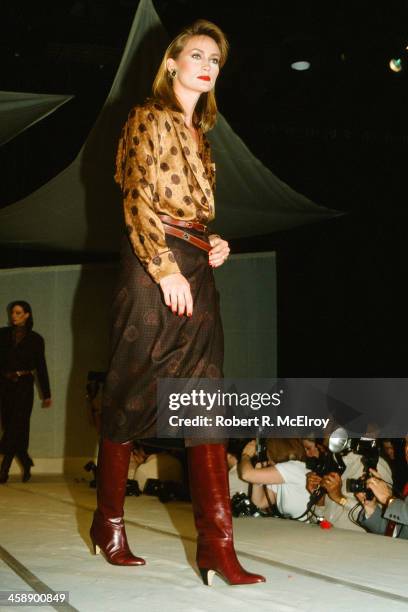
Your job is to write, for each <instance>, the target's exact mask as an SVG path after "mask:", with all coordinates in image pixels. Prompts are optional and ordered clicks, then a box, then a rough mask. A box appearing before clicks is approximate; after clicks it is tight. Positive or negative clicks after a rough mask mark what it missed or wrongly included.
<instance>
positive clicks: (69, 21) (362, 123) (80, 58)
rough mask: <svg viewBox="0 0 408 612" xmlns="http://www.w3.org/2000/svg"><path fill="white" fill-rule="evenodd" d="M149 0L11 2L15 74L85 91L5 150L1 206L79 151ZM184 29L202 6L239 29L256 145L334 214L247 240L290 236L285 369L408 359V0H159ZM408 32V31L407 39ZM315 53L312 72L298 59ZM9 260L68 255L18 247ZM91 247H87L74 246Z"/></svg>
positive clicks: (8, 65)
mask: <svg viewBox="0 0 408 612" xmlns="http://www.w3.org/2000/svg"><path fill="white" fill-rule="evenodd" d="M137 5H138V2H137V0H64V1H62V2H58V3H56V2H51V1H49V0H43V1H39V2H37V3H28V2H22V1H21V0H13V2H11V1H10V2H6V3H3V5H2V14H1V19H0V28H1V31H0V61H1V64H2V66H3V67H4V69H3V70H2V72H1V76H0V88H1V89H3V90H14V91H35V92H45V93H61V94H64V93H66V94H75V96H76V97H75V100H74V101H73V102H70V103H69V104H67V105H65V106H64V107H62V108H61V109H60V110H59V111H58V112H57V113H55V114H54V115H52V116H50V117H48V118H47V119H45V120H44V121H43V122H40V123H39V124H37V125H36V126H34V127H32V128H30V130H28V131H27V132H25V133H24V134H22V135H20V136H19V137H17V138H16V139H15V140H14V141H12V142H10V143H8V144H7V145H6V146H4V147H2V148H1V149H0V164H1V167H2V170H3V172H2V181H1V186H0V205H1V206H5V205H7V204H10V203H12V202H14V201H16V200H17V199H19V198H20V197H22V196H24V195H26V194H28V193H30V192H31V191H32V190H33V189H34V188H36V187H38V186H40V185H41V184H43V183H44V182H45V181H47V180H49V179H50V178H51V177H52V176H54V175H55V174H57V173H58V172H59V171H60V170H61V169H63V168H64V167H65V166H66V165H67V164H68V163H69V162H70V161H71V160H72V159H73V158H74V156H75V155H76V153H77V152H78V150H79V148H80V146H81V144H82V142H83V140H84V138H85V136H86V134H87V133H88V131H89V129H90V127H91V125H92V123H93V121H94V119H95V117H96V115H97V113H98V110H99V108H100V107H101V105H102V104H103V102H104V99H105V97H106V94H107V92H108V91H109V88H110V85H111V83H112V80H113V78H114V75H115V72H116V69H117V66H118V63H119V61H120V57H121V54H122V51H123V48H124V45H125V43H126V39H127V35H128V32H129V28H130V26H131V23H132V19H133V16H134V12H135V9H136V7H137ZM154 5H155V7H156V10H157V12H158V14H159V16H160V17H161V19H162V21H163V23H164V25H165V27H166V28H167V29H168V31H169V34H170V35H174V34H175V33H176V32H177V31H178V30H179V29H180V28H181V27H182V26H184V25H186V24H187V23H189V22H191V21H193V20H194V19H196V18H199V17H205V18H207V19H210V20H213V21H215V22H216V23H217V24H219V25H220V26H221V27H222V28H223V29H224V30H225V31H226V33H227V35H228V37H229V39H230V42H231V56H230V59H229V61H228V63H227V65H226V66H225V69H224V71H223V74H222V76H221V78H220V80H219V85H217V91H218V99H219V107H220V109H221V111H222V112H223V114H224V116H225V117H226V119H227V120H228V122H229V123H230V124H231V126H232V127H233V129H234V130H235V131H236V132H237V133H238V134H239V135H240V136H241V137H242V138H243V140H244V141H245V142H246V143H247V145H248V146H249V148H250V149H251V150H252V152H253V153H254V154H255V155H256V156H257V157H259V159H261V161H262V162H263V163H264V164H265V165H266V166H267V167H269V168H270V169H271V170H272V171H273V172H274V173H276V174H277V176H279V177H280V178H281V179H283V180H285V181H286V182H287V183H289V184H290V185H291V186H292V187H294V188H295V189H297V190H298V191H300V192H302V193H304V194H305V195H306V196H308V197H310V198H311V199H313V200H314V201H315V202H317V203H319V204H324V205H325V206H327V207H329V208H333V209H338V210H342V211H344V212H345V213H346V214H345V215H344V216H343V217H342V218H339V219H336V220H334V221H330V222H325V223H322V224H318V225H315V226H313V227H310V226H308V227H306V228H299V229H297V230H292V231H291V232H286V233H284V234H274V235H271V236H267V237H259V238H257V239H251V240H239V241H236V242H235V243H234V244H233V249H234V250H235V251H251V250H269V249H276V251H277V264H278V296H279V310H278V315H279V316H278V325H279V332H278V350H279V366H280V374H281V375H284V376H290V375H292V376H308V375H313V376H335V375H336V376H397V375H399V376H404V375H405V372H406V365H405V362H406V358H405V355H406V346H407V333H406V323H405V320H406V312H407V310H406V304H405V301H404V294H405V291H404V284H405V278H406V273H405V270H406V264H407V257H406V255H405V252H406V237H405V236H406V219H407V213H406V200H407V198H406V179H405V174H406V172H405V166H406V159H407V155H406V153H407V142H408V131H407V113H406V108H407V83H408V81H407V79H408V77H407V74H408V64H407V66H406V69H405V70H402V71H401V73H398V74H395V73H393V72H391V71H390V70H389V68H388V62H389V60H390V59H391V57H402V59H403V61H405V59H408V55H407V51H406V50H405V47H406V45H407V43H408V32H407V33H406V32H405V24H407V23H408V19H407V18H408V3H407V2H406V1H405V0H404V1H403V0H398V1H397V0H394V1H389V2H387V3H378V4H376V5H374V6H373V3H371V2H368V1H366V0H359V1H358V2H352V1H351V0H349V1H346V0H337V1H333V2H329V3H327V2H321V1H320V0H313V2H312V1H309V2H305V1H302V2H301V1H299V0H282V1H281V0H265V1H261V0H252V1H251V2H226V1H225V2H220V1H218V2H215V1H213V0H208V1H206V2H204V1H201V0H172V1H169V0H156V1H155V2H154ZM405 36H406V38H405ZM303 58H305V59H310V61H311V63H312V66H311V69H310V70H309V71H307V72H295V71H293V70H291V69H290V61H291V60H293V59H303ZM2 257H3V262H4V263H3V265H27V264H28V263H63V262H66V261H72V260H73V259H72V256H68V255H63V254H60V255H58V256H57V255H55V254H52V255H48V254H38V253H36V254H28V255H27V254H26V253H23V252H21V251H20V252H10V251H8V252H6V251H3V254H2ZM74 259H75V260H76V261H79V260H81V261H83V260H87V259H88V257H87V256H86V255H80V256H76V258H75V257H74Z"/></svg>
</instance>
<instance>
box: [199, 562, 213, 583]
mask: <svg viewBox="0 0 408 612" xmlns="http://www.w3.org/2000/svg"><path fill="white" fill-rule="evenodd" d="M200 574H201V578H202V579H203V582H204V584H205V585H206V586H211V585H212V582H213V578H214V575H215V571H214V570H211V569H205V568H201V567H200Z"/></svg>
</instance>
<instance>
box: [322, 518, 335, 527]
mask: <svg viewBox="0 0 408 612" xmlns="http://www.w3.org/2000/svg"><path fill="white" fill-rule="evenodd" d="M319 524H320V529H331V528H332V527H333V525H332V523H331V522H330V521H326V519H324V520H323V521H321V522H320V523H319Z"/></svg>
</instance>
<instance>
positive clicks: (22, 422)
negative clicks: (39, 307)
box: [0, 301, 51, 483]
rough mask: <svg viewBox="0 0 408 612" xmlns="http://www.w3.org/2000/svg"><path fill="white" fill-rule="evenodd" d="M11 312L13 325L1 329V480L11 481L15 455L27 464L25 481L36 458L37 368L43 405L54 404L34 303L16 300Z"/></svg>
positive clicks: (9, 309) (0, 481)
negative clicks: (32, 441)
mask: <svg viewBox="0 0 408 612" xmlns="http://www.w3.org/2000/svg"><path fill="white" fill-rule="evenodd" d="M8 311H9V317H10V326H9V327H3V328H1V329H0V408H1V422H2V427H3V437H2V439H1V441H0V452H1V453H2V454H3V455H4V457H3V462H2V464H1V469H0V483H5V482H7V480H8V473H9V469H10V465H11V463H12V461H13V458H14V456H16V457H17V458H18V459H19V461H20V462H21V464H22V466H23V482H26V481H27V480H29V479H30V477H31V473H30V469H31V466H32V465H33V461H32V459H31V457H30V456H29V454H28V452H27V451H28V443H29V436H30V416H31V411H32V409H33V400H34V377H33V372H34V370H36V371H37V377H38V382H39V385H40V389H41V393H42V397H43V407H44V408H48V407H49V406H50V405H51V397H50V395H51V394H50V384H49V381H48V372H47V364H46V361H45V357H44V340H43V338H42V337H41V336H40V335H39V334H37V333H36V332H34V331H33V330H32V327H33V315H32V311H31V306H30V304H28V303H27V302H24V301H17V302H12V303H11V304H10V305H9V307H8Z"/></svg>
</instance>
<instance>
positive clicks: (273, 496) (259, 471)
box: [239, 438, 308, 520]
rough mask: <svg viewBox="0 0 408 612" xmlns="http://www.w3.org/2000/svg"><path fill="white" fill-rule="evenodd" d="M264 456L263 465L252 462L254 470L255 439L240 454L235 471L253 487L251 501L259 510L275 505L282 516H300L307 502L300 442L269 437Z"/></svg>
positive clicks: (304, 468)
mask: <svg viewBox="0 0 408 612" xmlns="http://www.w3.org/2000/svg"><path fill="white" fill-rule="evenodd" d="M267 455H268V462H267V464H266V465H263V464H262V463H256V465H255V467H254V466H253V465H252V459H253V458H254V457H255V456H256V443H255V440H252V441H251V442H249V443H248V444H247V445H246V446H245V448H244V450H243V451H242V455H241V461H240V463H239V471H240V473H241V477H242V479H243V480H245V481H246V482H249V483H251V484H252V485H254V486H253V488H252V497H251V501H252V502H253V503H254V504H255V505H256V506H257V507H258V508H260V509H264V508H268V507H270V506H271V505H272V506H273V505H276V507H277V509H278V511H279V513H280V514H281V515H282V516H283V517H287V518H297V517H300V516H301V515H302V514H303V513H305V510H306V506H307V502H308V494H307V491H306V488H305V476H306V466H305V462H304V459H305V454H304V450H303V446H302V443H301V441H300V440H299V439H297V438H270V439H269V440H268V446H267ZM265 485H266V486H265ZM303 520H306V517H303Z"/></svg>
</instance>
